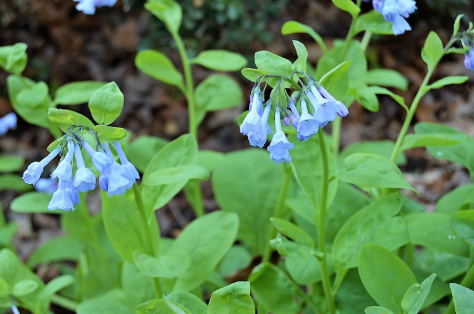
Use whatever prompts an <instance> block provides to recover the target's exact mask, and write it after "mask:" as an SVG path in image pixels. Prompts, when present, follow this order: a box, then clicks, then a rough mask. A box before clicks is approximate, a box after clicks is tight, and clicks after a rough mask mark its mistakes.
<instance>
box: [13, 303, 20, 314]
mask: <svg viewBox="0 0 474 314" xmlns="http://www.w3.org/2000/svg"><path fill="white" fill-rule="evenodd" d="M11 305H12V313H13V314H20V311H18V308H17V307H16V305H15V304H13V303H12V304H11Z"/></svg>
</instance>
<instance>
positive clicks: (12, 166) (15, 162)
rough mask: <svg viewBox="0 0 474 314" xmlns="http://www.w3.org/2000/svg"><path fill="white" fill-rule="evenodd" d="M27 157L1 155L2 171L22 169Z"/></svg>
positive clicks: (0, 166) (0, 169)
mask: <svg viewBox="0 0 474 314" xmlns="http://www.w3.org/2000/svg"><path fill="white" fill-rule="evenodd" d="M24 163H25V159H24V158H23V157H20V156H11V155H0V172H15V171H18V170H20V169H21V168H22V167H23V164H24Z"/></svg>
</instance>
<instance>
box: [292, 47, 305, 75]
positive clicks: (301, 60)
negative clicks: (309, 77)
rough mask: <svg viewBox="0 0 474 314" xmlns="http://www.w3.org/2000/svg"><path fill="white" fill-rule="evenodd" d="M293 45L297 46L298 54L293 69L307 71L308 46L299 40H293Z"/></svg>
mask: <svg viewBox="0 0 474 314" xmlns="http://www.w3.org/2000/svg"><path fill="white" fill-rule="evenodd" d="M293 46H295V50H296V54H297V55H298V59H296V61H295V62H294V63H293V70H294V71H303V72H306V64H307V62H308V50H306V47H305V46H304V45H303V44H302V43H300V42H299V41H297V40H293Z"/></svg>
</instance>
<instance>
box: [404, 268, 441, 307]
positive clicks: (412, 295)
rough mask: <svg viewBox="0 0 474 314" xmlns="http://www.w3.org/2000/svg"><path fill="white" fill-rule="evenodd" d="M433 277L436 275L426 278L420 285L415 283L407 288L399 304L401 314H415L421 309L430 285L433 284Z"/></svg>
mask: <svg viewBox="0 0 474 314" xmlns="http://www.w3.org/2000/svg"><path fill="white" fill-rule="evenodd" d="M435 277H436V274H432V275H431V276H429V277H428V278H426V279H425V280H424V281H423V282H422V283H421V285H419V284H417V283H416V284H413V285H412V286H411V287H410V288H408V290H407V292H406V293H405V295H404V296H403V300H402V304H401V305H402V310H403V313H406V314H417V313H418V312H419V311H420V310H421V307H422V306H423V303H424V302H425V300H426V297H427V296H428V293H429V292H430V289H431V284H432V283H433V280H434V279H435Z"/></svg>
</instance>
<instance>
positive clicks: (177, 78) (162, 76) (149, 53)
mask: <svg viewBox="0 0 474 314" xmlns="http://www.w3.org/2000/svg"><path fill="white" fill-rule="evenodd" d="M135 65H136V66H137V68H139V69H140V71H142V72H143V73H145V74H146V75H149V76H151V77H153V78H154V79H156V80H159V81H162V82H164V83H167V84H171V85H175V86H178V87H179V88H181V89H184V85H183V76H182V75H181V73H180V72H179V71H178V70H176V68H175V66H174V65H173V63H171V61H170V59H168V57H167V56H166V55H164V54H163V53H161V52H158V51H154V50H143V51H140V52H139V53H138V54H137V56H136V58H135Z"/></svg>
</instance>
